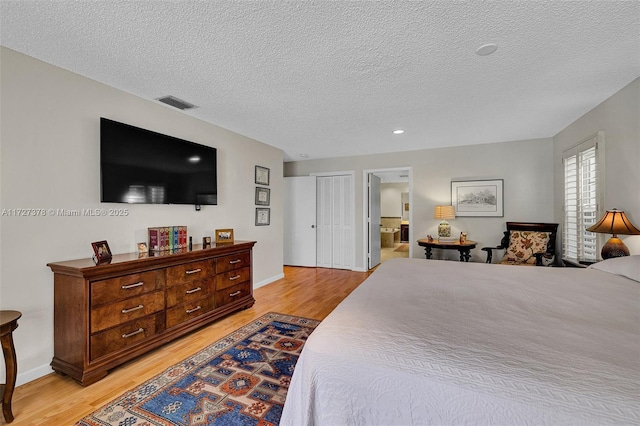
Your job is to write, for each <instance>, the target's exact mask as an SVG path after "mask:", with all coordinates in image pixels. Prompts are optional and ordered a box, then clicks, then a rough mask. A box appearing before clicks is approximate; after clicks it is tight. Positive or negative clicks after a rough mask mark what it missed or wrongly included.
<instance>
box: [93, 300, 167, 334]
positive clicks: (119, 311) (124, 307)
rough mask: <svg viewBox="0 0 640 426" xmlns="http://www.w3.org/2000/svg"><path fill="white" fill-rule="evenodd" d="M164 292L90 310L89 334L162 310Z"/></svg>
mask: <svg viewBox="0 0 640 426" xmlns="http://www.w3.org/2000/svg"><path fill="white" fill-rule="evenodd" d="M164 306H165V305H164V291H162V290H159V291H154V292H152V293H147V294H143V295H140V296H137V297H133V298H131V299H126V300H122V301H119V302H115V303H111V304H109V305H102V306H99V307H97V308H92V309H91V333H96V332H98V331H101V330H105V329H107V328H110V327H113V326H116V325H120V324H124V323H125V322H129V321H131V320H134V319H137V318H142V317H145V316H147V315H150V314H154V313H156V312H159V311H162V310H164Z"/></svg>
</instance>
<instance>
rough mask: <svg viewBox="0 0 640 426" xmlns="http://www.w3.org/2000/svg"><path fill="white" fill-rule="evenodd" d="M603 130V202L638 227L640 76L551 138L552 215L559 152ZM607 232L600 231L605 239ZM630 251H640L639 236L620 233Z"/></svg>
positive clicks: (559, 184) (560, 194) (558, 206)
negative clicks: (552, 175)
mask: <svg viewBox="0 0 640 426" xmlns="http://www.w3.org/2000/svg"><path fill="white" fill-rule="evenodd" d="M598 131H604V139H605V149H604V152H605V173H604V176H603V178H604V179H603V182H604V206H602V207H601V209H602V210H603V211H604V210H606V209H611V208H614V207H615V208H618V209H620V210H624V211H625V213H626V214H627V216H628V217H629V220H631V222H632V223H633V224H634V225H636V227H640V78H637V79H636V80H634V81H633V82H631V83H630V84H628V85H627V86H626V87H624V88H622V89H621V90H620V91H619V92H617V93H616V94H614V95H613V96H611V97H610V98H609V99H607V100H605V101H604V102H602V103H601V104H600V105H598V106H597V107H596V108H594V109H592V110H591V111H589V112H588V113H586V114H585V115H583V116H582V117H580V118H579V119H578V120H576V121H575V122H574V123H572V124H571V125H570V126H568V127H567V128H566V129H564V130H563V131H561V132H560V133H558V134H557V135H556V136H554V138H553V158H554V176H555V179H554V201H555V209H554V216H555V218H556V221H558V222H560V223H561V222H562V207H563V198H564V189H563V179H564V177H563V168H562V153H563V152H564V151H566V150H567V149H569V148H571V147H573V146H575V145H577V144H578V143H579V142H581V141H583V140H585V139H587V138H589V137H591V136H593V135H595V134H596V133H597V132H598ZM609 237H610V235H608V236H607V235H603V236H602V238H603V241H606V239H608V238H609ZM620 238H621V239H622V240H624V242H625V244H626V245H627V247H629V250H630V251H631V253H632V254H640V236H622V235H621V236H620Z"/></svg>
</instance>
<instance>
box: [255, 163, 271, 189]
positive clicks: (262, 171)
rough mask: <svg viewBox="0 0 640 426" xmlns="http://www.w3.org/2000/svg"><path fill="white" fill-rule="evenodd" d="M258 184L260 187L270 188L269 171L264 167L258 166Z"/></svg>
mask: <svg viewBox="0 0 640 426" xmlns="http://www.w3.org/2000/svg"><path fill="white" fill-rule="evenodd" d="M256 183H257V184H259V185H267V186H269V169H268V168H266V167H262V166H256Z"/></svg>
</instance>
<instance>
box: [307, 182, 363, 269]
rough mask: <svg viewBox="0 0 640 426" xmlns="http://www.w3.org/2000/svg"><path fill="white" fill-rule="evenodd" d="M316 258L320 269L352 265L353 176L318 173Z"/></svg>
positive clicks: (341, 267) (350, 267)
mask: <svg viewBox="0 0 640 426" xmlns="http://www.w3.org/2000/svg"><path fill="white" fill-rule="evenodd" d="M316 182H317V184H318V186H317V188H318V189H317V215H316V217H317V219H316V222H317V245H318V247H317V250H316V254H317V261H316V264H317V266H318V267H320V268H335V269H352V268H353V250H354V244H353V222H354V220H353V210H354V208H353V206H354V199H353V193H354V190H353V176H352V175H332V176H317V180H316Z"/></svg>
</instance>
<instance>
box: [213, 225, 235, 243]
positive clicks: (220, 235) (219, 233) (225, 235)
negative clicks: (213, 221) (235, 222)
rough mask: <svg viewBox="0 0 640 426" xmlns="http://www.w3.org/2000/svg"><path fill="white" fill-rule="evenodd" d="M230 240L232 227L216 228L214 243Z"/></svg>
mask: <svg viewBox="0 0 640 426" xmlns="http://www.w3.org/2000/svg"><path fill="white" fill-rule="evenodd" d="M232 242H233V229H216V244H220V243H223V244H224V243H232Z"/></svg>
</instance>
